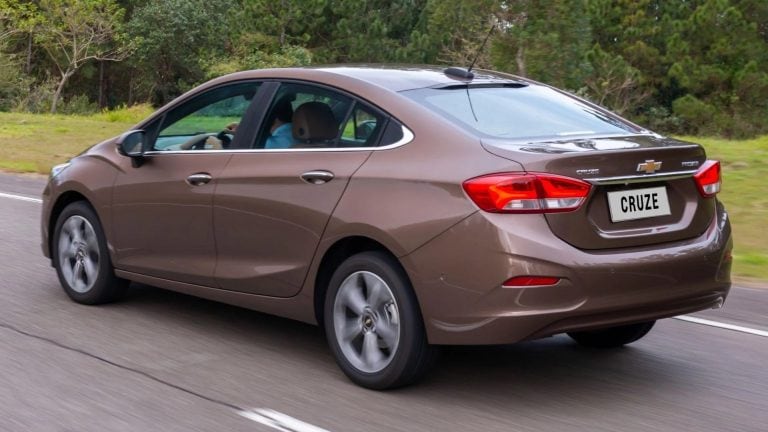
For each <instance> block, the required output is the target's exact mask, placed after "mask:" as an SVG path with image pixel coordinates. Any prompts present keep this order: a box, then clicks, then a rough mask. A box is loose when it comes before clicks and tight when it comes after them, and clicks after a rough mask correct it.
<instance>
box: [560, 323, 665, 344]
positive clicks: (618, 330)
mask: <svg viewBox="0 0 768 432" xmlns="http://www.w3.org/2000/svg"><path fill="white" fill-rule="evenodd" d="M654 324H656V321H650V322H644V323H638V324H629V325H623V326H618V327H610V328H607V329H601V330H591V331H583V332H571V333H568V336H570V337H571V338H572V339H573V340H575V341H576V342H578V343H579V345H582V346H585V347H590V348H618V347H621V346H624V345H627V344H630V343H632V342H635V341H636V340H638V339H640V338H642V337H643V336H645V335H646V334H648V332H649V331H651V328H652V327H653V325H654Z"/></svg>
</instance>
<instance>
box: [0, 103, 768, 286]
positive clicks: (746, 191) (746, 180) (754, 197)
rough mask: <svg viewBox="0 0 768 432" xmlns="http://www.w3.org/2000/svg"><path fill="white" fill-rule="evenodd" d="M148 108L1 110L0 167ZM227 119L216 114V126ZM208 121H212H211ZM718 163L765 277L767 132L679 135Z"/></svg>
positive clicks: (743, 245)
mask: <svg viewBox="0 0 768 432" xmlns="http://www.w3.org/2000/svg"><path fill="white" fill-rule="evenodd" d="M150 113H151V109H150V108H149V107H147V106H139V107H132V108H127V109H120V110H116V111H108V112H103V113H99V114H95V115H91V116H64V115H45V114H19V113H0V143H2V144H0V170H3V171H11V172H33V173H34V172H36V173H42V174H47V173H48V172H49V171H50V169H51V167H52V166H53V165H56V164H59V163H62V162H65V161H66V160H67V159H69V158H71V157H72V156H74V155H76V154H78V153H80V152H81V151H83V150H84V149H85V148H87V147H89V146H90V145H92V144H95V143H97V142H100V141H102V140H105V139H107V138H110V137H113V136H115V135H118V134H119V133H121V132H123V131H125V130H127V129H129V128H130V127H131V126H133V125H134V124H136V123H138V122H139V121H140V120H141V119H143V118H144V117H146V116H147V115H149V114H150ZM226 120H227V119H219V118H217V119H215V122H214V123H215V125H216V127H220V126H219V125H221V126H225V125H226V123H227V121H226ZM212 127H213V126H212ZM681 138H682V139H684V140H686V141H692V142H697V143H699V144H701V145H703V146H704V147H705V148H706V150H707V154H708V156H709V157H710V158H712V159H717V160H720V161H721V162H722V164H723V190H722V192H721V193H720V195H719V198H720V200H722V201H723V202H724V203H725V205H726V207H727V209H728V212H729V214H730V217H731V223H732V225H733V232H734V241H735V248H734V268H733V274H734V276H736V277H740V278H745V279H757V280H761V281H768V226H766V224H767V223H768V192H767V191H766V190H767V189H768V187H766V183H768V136H764V137H760V138H757V139H753V140H742V141H734V140H725V139H720V138H699V137H681Z"/></svg>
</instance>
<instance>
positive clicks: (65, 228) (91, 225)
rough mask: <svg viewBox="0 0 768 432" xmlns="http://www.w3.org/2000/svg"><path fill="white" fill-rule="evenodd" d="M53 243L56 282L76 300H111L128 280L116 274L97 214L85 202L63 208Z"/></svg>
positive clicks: (85, 301) (89, 301)
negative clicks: (57, 280)
mask: <svg viewBox="0 0 768 432" xmlns="http://www.w3.org/2000/svg"><path fill="white" fill-rule="evenodd" d="M52 245H53V251H52V252H53V253H52V256H53V265H54V267H56V273H57V275H58V276H59V282H60V283H61V286H62V287H63V288H64V291H65V292H66V293H67V295H68V296H69V297H70V298H71V299H72V300H74V301H76V302H77V303H82V304H101V303H107V302H110V301H113V300H115V299H116V298H117V297H118V296H119V295H120V293H121V292H122V291H123V290H124V289H125V287H126V285H127V284H128V281H126V280H124V279H120V278H117V277H116V276H115V273H114V269H113V268H112V262H111V260H110V259H109V252H108V251H107V242H106V239H105V238H104V233H103V231H102V228H101V224H100V223H99V218H98V217H97V216H96V212H94V211H93V209H92V208H91V206H89V205H88V204H87V203H85V202H83V201H78V202H74V203H72V204H69V205H68V206H67V207H65V208H64V210H63V211H62V212H61V214H60V215H59V218H58V220H57V221H56V227H55V229H54V235H53V244H52Z"/></svg>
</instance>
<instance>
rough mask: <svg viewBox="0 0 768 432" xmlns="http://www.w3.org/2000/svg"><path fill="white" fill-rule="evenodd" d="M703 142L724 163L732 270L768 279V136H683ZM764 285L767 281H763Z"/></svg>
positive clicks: (756, 277) (722, 193)
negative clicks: (731, 245) (731, 229)
mask: <svg viewBox="0 0 768 432" xmlns="http://www.w3.org/2000/svg"><path fill="white" fill-rule="evenodd" d="M681 139H684V140H686V141H692V142H696V143H699V144H701V145H703V146H704V148H705V149H706V150H707V156H708V157H709V158H710V159H717V160H719V161H720V162H721V163H722V167H723V190H722V192H721V193H720V194H719V195H718V197H719V198H720V200H721V201H722V202H723V203H724V204H725V207H726V209H728V214H729V215H730V217H731V224H732V225H733V239H734V244H735V246H734V250H733V257H734V262H733V265H734V267H733V274H734V275H736V276H738V277H743V278H753V279H760V280H763V281H768V227H767V226H766V224H767V223H768V193H766V187H765V185H764V184H763V181H764V180H766V179H768V136H763V137H759V138H756V139H752V140H739V141H734V140H725V139H720V138H699V137H682V138H681ZM764 285H765V284H764Z"/></svg>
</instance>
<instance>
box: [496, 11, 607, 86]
mask: <svg viewBox="0 0 768 432" xmlns="http://www.w3.org/2000/svg"><path fill="white" fill-rule="evenodd" d="M500 13H501V14H502V15H501V16H502V17H503V18H502V20H503V22H504V23H505V26H504V27H505V28H504V32H503V33H502V34H501V35H500V37H498V38H497V39H496V40H495V41H494V44H493V51H492V53H493V54H492V62H493V66H494V67H495V68H498V69H503V70H508V71H512V72H515V73H517V74H519V75H523V76H527V77H530V78H533V79H536V80H540V81H544V82H546V83H548V84H552V85H554V86H558V87H564V88H567V89H570V90H573V91H575V90H578V89H580V88H581V87H583V85H584V78H585V77H586V76H587V74H589V72H590V69H591V65H590V64H589V62H588V61H587V59H586V57H585V54H586V52H587V51H588V50H589V48H590V47H591V45H592V33H591V28H590V22H589V15H588V13H587V2H586V0H570V1H562V0H540V1H527V0H526V1H516V2H503V4H502V7H501V9H500Z"/></svg>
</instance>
